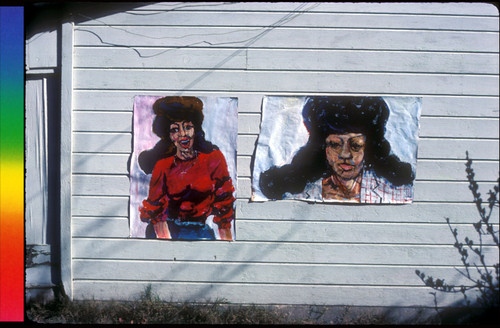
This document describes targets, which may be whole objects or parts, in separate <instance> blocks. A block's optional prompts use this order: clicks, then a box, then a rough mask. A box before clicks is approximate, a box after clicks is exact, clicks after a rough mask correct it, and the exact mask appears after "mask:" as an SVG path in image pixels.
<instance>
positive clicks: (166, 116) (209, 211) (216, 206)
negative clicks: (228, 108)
mask: <svg viewBox="0 0 500 328" xmlns="http://www.w3.org/2000/svg"><path fill="white" fill-rule="evenodd" d="M203 105H204V104H203V102H202V101H201V100H200V99H199V98H197V97H188V96H184V97H180V96H175V97H174V96H172V97H163V98H159V99H157V100H156V101H155V102H154V103H153V106H152V109H153V112H154V114H155V118H154V120H153V121H152V132H153V133H154V134H156V135H157V136H158V137H159V138H160V140H159V141H158V142H157V143H156V144H155V145H154V147H152V148H150V149H146V150H143V151H141V152H140V153H139V154H138V156H137V164H138V166H139V167H140V169H141V170H142V171H143V172H144V173H145V174H147V175H148V176H149V175H150V180H149V190H148V192H147V197H145V198H144V199H143V200H142V201H141V202H140V204H139V206H138V216H139V218H140V220H141V221H142V222H143V223H145V224H147V227H146V229H145V237H146V238H160V239H184V240H200V239H204V240H206V239H208V240H211V239H220V240H233V234H234V233H233V230H234V229H233V227H234V226H233V224H234V202H235V196H234V192H235V188H234V185H233V179H232V178H231V175H230V173H229V170H228V164H227V162H226V158H225V156H224V154H223V153H222V151H221V150H220V149H219V147H218V146H216V145H215V144H213V143H211V142H210V141H208V140H207V139H206V137H205V132H204V130H203V128H202V123H203V120H204V114H203Z"/></svg>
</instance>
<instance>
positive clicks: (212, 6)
mask: <svg viewBox="0 0 500 328" xmlns="http://www.w3.org/2000/svg"><path fill="white" fill-rule="evenodd" d="M305 8H308V11H310V12H317V13H321V12H331V13H340V14H342V13H356V14H369V15H373V14H407V15H410V14H413V15H423V14H431V15H444V16H450V15H459V16H462V17H467V16H493V17H495V16H498V12H497V11H496V8H494V7H493V6H492V5H488V4H486V3H461V4H460V5H447V4H437V3H432V2H430V3H419V2H412V3H393V4H391V5H390V6H387V5H386V4H384V3H363V5H362V6H361V8H360V6H359V4H357V3H321V6H317V5H312V6H310V7H309V6H306V7H305ZM299 9H301V10H304V7H303V6H302V4H301V3H293V2H291V3H290V2H288V3H285V2H284V3H279V2H274V3H266V4H265V5H263V4H260V5H258V6H256V5H254V4H251V3H249V2H224V3H206V2H205V3H203V2H201V3H195V4H192V3H155V4H150V5H145V6H140V7H137V8H135V11H136V13H138V14H140V13H142V12H144V11H146V12H150V11H175V12H179V11H199V10H203V11H207V12H210V11H216V12H221V13H224V12H225V11H231V12H233V11H244V12H256V13H258V14H259V15H260V14H261V13H263V12H276V11H277V12H285V13H287V14H288V13H290V12H294V11H298V10H299Z"/></svg>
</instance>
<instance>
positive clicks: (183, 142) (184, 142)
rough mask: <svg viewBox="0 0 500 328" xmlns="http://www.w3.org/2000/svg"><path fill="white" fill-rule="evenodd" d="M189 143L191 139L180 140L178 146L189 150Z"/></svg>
mask: <svg viewBox="0 0 500 328" xmlns="http://www.w3.org/2000/svg"><path fill="white" fill-rule="evenodd" d="M190 141H191V138H181V139H180V140H179V144H180V145H181V146H182V147H183V148H189V143H190Z"/></svg>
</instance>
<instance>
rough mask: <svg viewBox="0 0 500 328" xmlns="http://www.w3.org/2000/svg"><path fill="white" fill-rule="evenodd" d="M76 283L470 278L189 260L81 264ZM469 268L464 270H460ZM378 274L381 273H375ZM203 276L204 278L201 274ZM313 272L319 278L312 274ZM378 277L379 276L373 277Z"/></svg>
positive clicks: (430, 269) (379, 268)
mask: <svg viewBox="0 0 500 328" xmlns="http://www.w3.org/2000/svg"><path fill="white" fill-rule="evenodd" d="M73 265H74V266H75V273H76V274H75V280H87V279H95V280H107V278H108V277H109V272H116V278H117V279H119V280H126V281H140V280H147V281H165V282H174V281H178V282H186V281H197V282H216V283H217V282H219V283H223V282H230V283H254V284H255V283H262V284H263V283H267V284H271V283H277V284H324V285H325V284H328V285H337V286H338V285H351V286H352V285H371V286H376V285H387V282H388V281H390V280H391V276H396V277H401V279H397V280H395V281H394V282H393V285H394V286H413V287H418V286H421V281H420V279H419V277H418V276H417V275H414V274H411V275H408V273H413V272H415V270H420V271H421V272H425V273H428V274H429V275H432V276H438V277H442V278H444V279H445V280H446V281H448V282H450V283H451V282H462V283H464V284H466V285H468V284H470V282H465V281H464V279H463V278H464V277H463V276H462V275H461V274H460V273H459V272H457V271H455V272H453V271H450V270H448V269H446V268H444V267H442V266H426V267H420V266H389V265H387V266H383V265H370V266H368V265H347V264H321V265H318V264H304V263H300V264H290V263H287V264H282V263H279V264H278V263H258V264H253V263H245V262H219V261H208V262H189V261H188V262H185V261H161V262H155V261H141V260H137V261H110V260H88V259H78V260H75V261H74V263H73ZM458 269H461V270H462V269H463V268H460V267H459V268H458ZM374 270H376V274H373V271H374ZM200 272H202V274H200ZM311 273H313V274H311ZM372 276H373V277H372Z"/></svg>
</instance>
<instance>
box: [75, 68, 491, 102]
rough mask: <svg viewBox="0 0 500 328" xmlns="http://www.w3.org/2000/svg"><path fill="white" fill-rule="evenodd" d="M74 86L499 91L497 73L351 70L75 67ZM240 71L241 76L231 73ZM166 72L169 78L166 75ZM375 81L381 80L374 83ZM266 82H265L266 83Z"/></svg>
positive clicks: (290, 90)
mask: <svg viewBox="0 0 500 328" xmlns="http://www.w3.org/2000/svg"><path fill="white" fill-rule="evenodd" d="M74 73H75V76H77V79H76V81H75V82H74V84H75V88H76V89H88V88H90V89H109V90H116V89H125V90H130V89H137V90H183V89H188V90H211V91H218V92H220V91H221V90H231V89H234V90H238V91H242V90H248V91H253V92H264V91H265V90H269V91H274V92H276V91H279V90H280V89H281V88H283V89H285V90H288V91H289V92H292V91H297V92H329V91H330V92H340V91H341V90H345V89H346V88H347V89H351V90H365V91H366V92H370V93H378V94H387V93H391V92H398V93H400V94H425V95H426V94H431V95H432V94H434V95H435V94H440V95H448V94H459V95H482V96H498V93H499V84H498V76H493V75H485V76H478V75H450V74H431V75H426V74H416V73H412V74H409V73H408V74H401V73H364V72H359V73H350V72H347V73H346V72H314V73H311V72H285V71H279V72H270V71H245V70H238V71H230V72H228V71H208V72H207V71H202V70H198V71H195V70H190V71H181V72H179V71H176V70H151V69H141V70H130V69H107V70H105V71H103V70H97V69H75V70H74ZM234 75H238V76H239V78H238V79H236V80H235V79H234V78H233V76H234ZM166 77H168V78H166ZM375 81H377V82H375ZM263 82H265V83H263Z"/></svg>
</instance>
